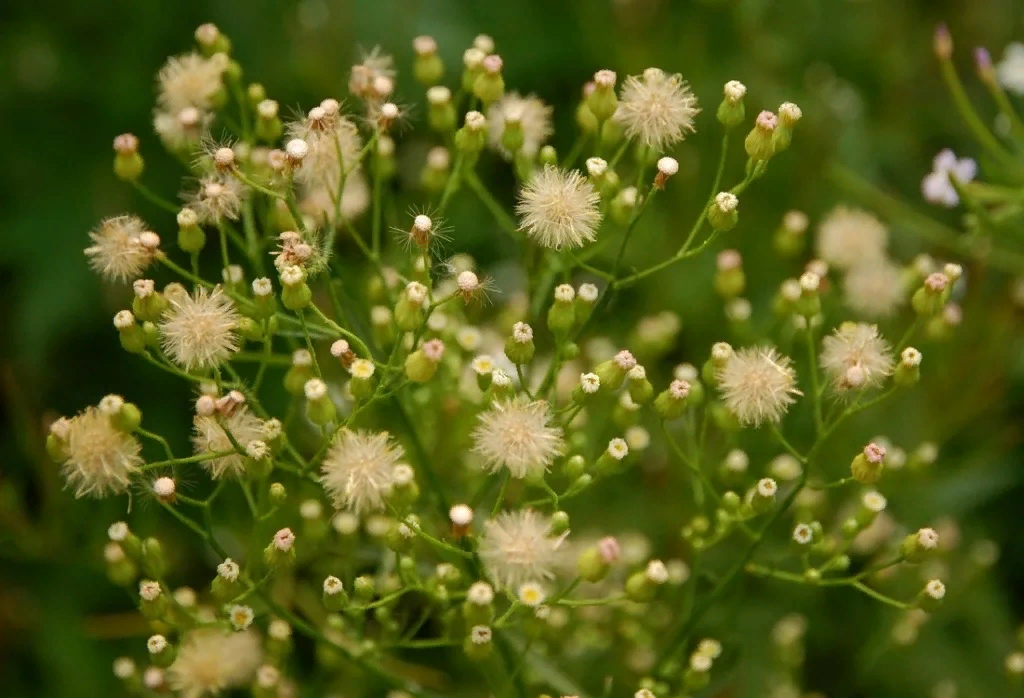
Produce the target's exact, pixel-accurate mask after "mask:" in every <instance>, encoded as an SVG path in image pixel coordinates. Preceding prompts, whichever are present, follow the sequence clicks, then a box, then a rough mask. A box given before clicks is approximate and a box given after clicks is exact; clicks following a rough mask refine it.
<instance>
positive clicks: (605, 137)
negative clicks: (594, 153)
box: [594, 117, 625, 152]
mask: <svg viewBox="0 0 1024 698" xmlns="http://www.w3.org/2000/svg"><path fill="white" fill-rule="evenodd" d="M594 118H597V117H594ZM623 138H625V132H624V131H623V128H622V124H620V123H619V122H618V121H616V120H615V119H605V120H604V121H602V122H601V136H600V139H601V141H600V142H601V149H602V150H604V151H605V152H607V151H609V150H611V149H612V148H614V147H615V146H617V145H619V144H620V143H621V142H622V139H623Z"/></svg>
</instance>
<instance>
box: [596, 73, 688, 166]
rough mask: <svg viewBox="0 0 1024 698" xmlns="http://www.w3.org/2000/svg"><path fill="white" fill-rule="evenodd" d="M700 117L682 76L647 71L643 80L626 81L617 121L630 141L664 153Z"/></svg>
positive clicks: (629, 79) (632, 78)
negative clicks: (634, 140)
mask: <svg viewBox="0 0 1024 698" xmlns="http://www.w3.org/2000/svg"><path fill="white" fill-rule="evenodd" d="M698 113H700V108H699V107H698V106H697V97H696V96H695V95H694V94H693V92H691V91H690V87H689V85H687V84H686V82H685V81H684V80H683V78H682V76H680V75H669V74H667V73H665V72H664V71H662V70H660V69H658V68H648V69H647V70H645V71H644V73H643V75H642V76H640V77H637V76H635V75H631V76H629V77H628V78H626V80H625V82H624V83H623V85H622V92H621V96H620V98H619V107H618V109H617V110H616V112H615V120H616V121H618V122H619V123H620V124H622V126H623V128H624V129H625V131H626V135H627V136H628V137H629V138H635V139H637V140H639V141H640V142H641V143H643V144H644V145H646V146H647V147H649V148H653V149H654V150H656V151H658V152H664V151H665V150H667V149H668V148H669V147H670V146H672V145H674V144H676V143H678V142H679V141H681V140H683V138H684V137H685V136H686V133H687V132H688V131H689V132H692V131H693V130H694V128H693V120H694V118H695V117H696V116H697V114H698Z"/></svg>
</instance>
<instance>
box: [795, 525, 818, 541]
mask: <svg viewBox="0 0 1024 698" xmlns="http://www.w3.org/2000/svg"><path fill="white" fill-rule="evenodd" d="M813 539H814V531H813V530H812V529H811V527H810V526H808V525H807V524H803V523H802V524H797V525H796V528H794V529H793V540H795V541H796V542H797V543H799V544H800V545H807V544H808V543H810V542H811V541H812V540H813Z"/></svg>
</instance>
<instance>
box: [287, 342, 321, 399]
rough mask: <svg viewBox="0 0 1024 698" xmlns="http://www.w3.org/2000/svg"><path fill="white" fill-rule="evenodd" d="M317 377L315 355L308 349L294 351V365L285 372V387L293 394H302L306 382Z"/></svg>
mask: <svg viewBox="0 0 1024 698" xmlns="http://www.w3.org/2000/svg"><path fill="white" fill-rule="evenodd" d="M314 378H316V373H315V372H314V371H313V355H312V354H310V353H309V350H308V349H296V350H295V351H294V352H292V365H291V366H290V367H289V368H288V370H287V371H286V372H285V374H284V388H285V390H287V391H288V392H289V393H290V394H292V395H296V396H298V395H302V394H303V391H304V390H305V389H306V383H307V382H309V381H310V380H312V379H314Z"/></svg>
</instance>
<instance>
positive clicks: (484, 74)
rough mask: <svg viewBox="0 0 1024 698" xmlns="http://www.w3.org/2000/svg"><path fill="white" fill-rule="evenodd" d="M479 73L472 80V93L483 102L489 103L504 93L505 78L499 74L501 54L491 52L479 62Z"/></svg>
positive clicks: (486, 104)
mask: <svg viewBox="0 0 1024 698" xmlns="http://www.w3.org/2000/svg"><path fill="white" fill-rule="evenodd" d="M480 67H481V71H480V74H479V75H477V76H476V78H475V79H474V80H473V94H474V95H475V96H476V97H477V99H479V100H480V101H481V102H483V103H484V106H485V107H486V106H488V105H490V104H491V103H492V102H496V101H498V100H499V99H501V98H502V96H503V95H504V94H505V80H504V78H502V76H501V68H502V60H501V56H498V55H497V54H491V55H490V56H487V57H486V58H484V60H483V62H482V63H481V64H480Z"/></svg>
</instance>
